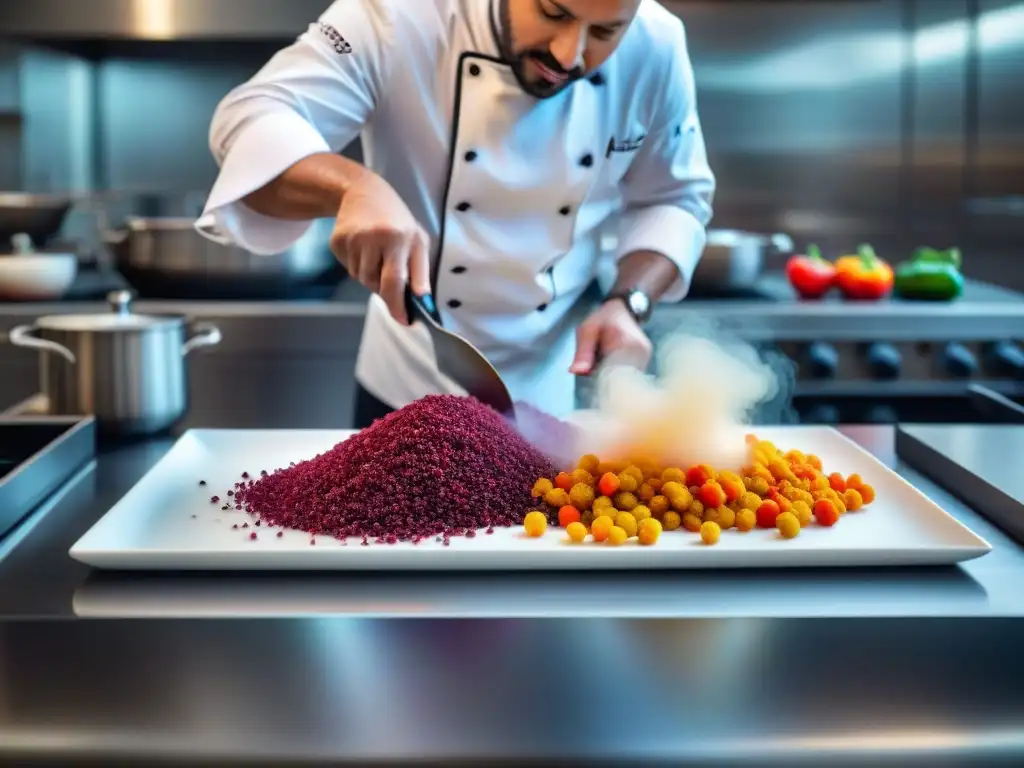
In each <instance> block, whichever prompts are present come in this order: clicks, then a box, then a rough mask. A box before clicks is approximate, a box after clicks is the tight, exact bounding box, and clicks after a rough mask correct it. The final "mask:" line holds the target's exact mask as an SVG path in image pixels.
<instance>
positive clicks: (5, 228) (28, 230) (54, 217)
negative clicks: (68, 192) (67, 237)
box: [0, 192, 72, 246]
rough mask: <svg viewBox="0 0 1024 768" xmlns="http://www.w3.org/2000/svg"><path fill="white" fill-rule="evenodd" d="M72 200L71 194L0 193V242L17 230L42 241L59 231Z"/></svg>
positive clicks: (9, 237) (35, 240)
mask: <svg viewBox="0 0 1024 768" xmlns="http://www.w3.org/2000/svg"><path fill="white" fill-rule="evenodd" d="M71 203H72V200H71V198H70V197H61V196H57V195H31V194H28V193H25V192H0V243H2V244H3V245H4V246H6V244H7V243H8V241H10V239H11V238H12V237H14V236H15V235H17V234H19V233H24V234H26V235H28V236H29V237H30V238H31V239H32V241H33V242H36V243H45V242H46V241H47V240H49V239H50V238H51V237H53V236H54V235H56V234H57V233H58V232H59V231H60V228H61V225H62V224H63V223H64V218H65V217H66V216H67V215H68V211H69V210H70V209H71Z"/></svg>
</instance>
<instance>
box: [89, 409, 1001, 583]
mask: <svg viewBox="0 0 1024 768" xmlns="http://www.w3.org/2000/svg"><path fill="white" fill-rule="evenodd" d="M351 434H352V433H351V432H342V431H323V430H190V431H189V432H187V433H185V434H184V435H183V436H182V437H181V439H180V440H178V442H177V443H176V444H175V445H174V447H173V448H172V449H171V450H170V451H169V452H168V453H167V455H165V456H164V457H163V458H162V459H161V460H160V461H159V462H158V463H157V464H156V466H154V467H153V468H152V469H151V470H150V471H149V473H147V474H146V475H145V477H143V478H142V480H140V481H139V483H138V484H137V485H136V486H135V487H134V488H132V489H131V491H129V492H128V493H127V494H126V495H125V496H124V498H122V499H121V500H120V501H119V502H118V503H117V504H116V505H115V506H114V507H113V509H111V510H110V511H109V512H108V513H107V514H106V515H104V516H103V518H101V519H100V520H99V521H98V522H97V523H96V524H95V525H94V526H93V527H92V528H91V529H90V530H89V531H88V532H86V534H85V535H84V536H83V537H82V538H81V539H79V541H78V542H77V543H76V544H75V545H74V546H73V547H72V548H71V556H72V557H73V558H74V559H76V560H79V561H81V562H83V563H86V564H87V565H91V566H94V567H97V568H107V569H130V570H261V571H265V570H529V569H536V570H543V569H557V570H564V569H604V568H608V569H623V568H766V567H767V568H782V567H798V566H802V567H820V566H868V565H879V566H883V565H884V566H897V565H901V566H909V565H946V564H952V563H957V562H961V561H964V560H970V559H972V558H975V557H979V556H981V555H983V554H985V553H986V552H988V551H989V550H990V549H991V546H990V545H989V544H988V542H986V541H985V540H984V539H982V538H980V537H979V536H977V535H975V534H974V533H973V532H971V531H970V530H969V529H968V528H967V527H966V526H964V525H962V524H961V523H960V522H958V521H957V520H955V519H954V518H953V517H951V516H950V515H948V514H947V513H946V512H944V511H943V510H942V509H941V508H940V507H939V506H937V505H936V504H935V503H934V502H932V501H931V500H930V499H928V498H927V497H926V496H925V495H924V494H922V493H921V492H920V491H918V490H917V489H916V488H914V487H913V486H911V485H910V484H909V483H907V482H906V481H905V480H904V479H903V478H901V477H900V476H899V475H897V474H896V473H895V472H893V471H892V470H890V469H889V468H888V467H886V466H885V465H884V464H882V463H881V462H880V461H879V460H878V459H876V458H875V457H874V456H872V455H871V454H870V453H868V452H867V451H865V450H864V449H862V448H861V447H860V446H858V445H857V444H856V443H854V442H852V441H851V440H849V439H847V438H846V437H844V436H843V435H841V434H840V433H839V432H837V431H835V430H833V429H831V428H829V427H812V426H806V427H773V428H766V427H765V428H760V429H758V435H759V436H760V437H762V438H763V439H766V440H771V441H773V442H774V443H775V444H776V445H778V446H779V447H780V448H787V449H788V448H797V449H799V450H801V451H804V452H807V453H815V454H817V455H818V456H820V457H821V459H822V461H823V462H824V464H825V468H826V470H828V469H830V468H831V469H834V470H835V471H839V472H842V473H844V474H849V473H852V472H858V473H860V474H861V475H862V476H863V477H864V479H865V480H866V481H867V482H869V483H871V484H872V485H874V486H875V488H876V490H877V496H878V497H877V500H876V501H875V503H874V504H872V505H871V506H870V507H869V508H868V509H866V510H865V511H863V512H857V513H850V514H847V515H845V516H844V517H843V518H842V520H840V521H839V524H838V525H836V526H835V527H834V528H822V527H817V526H813V525H812V526H811V527H809V528H806V529H804V530H803V531H802V532H801V533H800V535H799V536H798V537H797V538H795V539H791V540H784V539H782V538H781V537H780V536H779V535H778V534H777V533H776V532H775V531H765V530H754V531H751V532H750V533H745V534H744V533H739V532H737V531H735V530H730V531H723V533H722V537H721V541H720V542H719V543H718V544H717V545H715V546H706V545H704V544H702V543H701V542H700V538H699V537H698V536H696V535H694V534H692V533H689V532H685V531H673V532H666V533H664V534H663V535H662V537H661V539H660V540H659V542H658V543H657V544H656V545H655V546H653V547H641V546H639V545H638V544H636V543H632V542H631V543H629V544H627V545H625V546H622V547H607V546H601V545H596V544H593V543H590V544H584V545H572V544H569V543H567V542H566V541H565V535H564V532H563V531H561V530H559V529H549V531H548V533H547V534H546V535H545V536H544V537H542V538H540V539H528V538H526V537H525V535H524V534H523V533H522V529H519V528H516V529H498V530H497V531H495V533H494V534H493V535H485V534H484V533H483V532H481V533H480V534H479V535H477V536H476V537H475V538H472V539H469V538H464V537H456V538H453V539H452V540H451V544H450V546H444V545H443V544H441V543H440V542H436V541H433V540H431V541H426V542H422V543H420V544H412V543H400V544H393V545H387V544H370V545H369V546H360V543H359V542H358V541H354V540H349V541H347V542H342V541H337V540H334V539H329V538H327V537H323V536H318V537H316V544H315V545H312V544H311V543H310V540H311V538H312V537H311V536H310V535H309V534H306V533H302V532H299V531H291V530H288V531H284V532H283V536H282V537H280V538H278V537H277V531H276V530H272V529H268V528H266V527H259V528H257V527H254V526H253V525H252V521H251V520H250V519H249V518H248V516H247V515H245V514H244V513H242V512H237V511H235V510H234V509H233V508H232V509H231V510H230V511H225V510H222V509H221V506H222V504H211V503H210V497H211V496H212V495H214V494H217V495H219V496H221V497H222V498H223V497H224V495H225V491H226V490H227V489H228V488H231V487H232V485H233V484H234V483H235V482H236V481H237V480H239V479H240V477H241V474H242V473H243V472H249V473H250V474H252V475H254V476H257V475H258V473H259V471H260V470H262V469H266V470H273V469H275V468H277V467H284V466H287V465H288V464H289V462H292V461H294V462H299V461H302V460H304V459H308V458H311V457H313V456H315V455H316V454H318V453H322V452H323V451H325V450H328V449H329V448H331V447H332V446H334V445H335V444H336V443H338V442H339V441H341V440H344V439H345V438H347V437H349V436H350V435H351ZM200 480H205V481H206V485H203V486H200V485H199V481H200ZM245 522H249V524H250V527H249V528H247V529H245V528H242V527H241V526H242V524H243V523H245ZM235 524H237V525H238V526H239V528H238V529H235V528H233V526H234V525H235ZM252 532H255V533H256V534H257V538H256V539H255V540H253V539H251V538H250V534H251V533H252Z"/></svg>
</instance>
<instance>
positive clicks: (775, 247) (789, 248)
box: [768, 232, 796, 253]
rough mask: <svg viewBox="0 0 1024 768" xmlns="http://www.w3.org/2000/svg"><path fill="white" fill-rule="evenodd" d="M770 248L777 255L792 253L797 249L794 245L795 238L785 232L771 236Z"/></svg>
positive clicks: (769, 240) (769, 238)
mask: <svg viewBox="0 0 1024 768" xmlns="http://www.w3.org/2000/svg"><path fill="white" fill-rule="evenodd" d="M768 247H769V248H771V249H772V251H774V252H775V253H792V252H793V251H794V250H795V249H796V246H795V245H794V244H793V238H791V237H790V236H789V235H787V234H785V233H783V232H776V233H775V234H774V235H769V237H768Z"/></svg>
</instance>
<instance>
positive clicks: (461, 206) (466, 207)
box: [455, 203, 473, 213]
mask: <svg viewBox="0 0 1024 768" xmlns="http://www.w3.org/2000/svg"><path fill="white" fill-rule="evenodd" d="M472 207H473V206H471V205H470V204H469V203H459V204H458V205H456V206H455V210H457V211H462V212H463V213H465V212H466V211H468V210H469V209H470V208H472Z"/></svg>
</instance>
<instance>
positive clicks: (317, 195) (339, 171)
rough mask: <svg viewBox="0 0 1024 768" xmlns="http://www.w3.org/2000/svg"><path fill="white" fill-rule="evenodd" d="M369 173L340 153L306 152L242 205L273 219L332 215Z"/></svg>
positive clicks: (302, 218)
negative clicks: (347, 193)
mask: <svg viewBox="0 0 1024 768" xmlns="http://www.w3.org/2000/svg"><path fill="white" fill-rule="evenodd" d="M369 173H372V171H370V170H369V169H367V168H366V167H365V166H363V165H361V164H359V163H357V162H355V161H354V160H349V159H348V158H347V157H342V156H341V155H332V154H329V153H323V154H315V155H309V156H308V157H305V158H303V159H302V160H300V161H299V162H297V163H296V164H295V165H293V166H292V167H291V168H289V169H288V170H286V171H285V172H284V173H282V174H281V175H280V176H278V177H277V178H276V179H274V180H273V181H271V182H270V183H269V184H267V185H265V186H263V187H261V188H260V189H257V190H256V191H255V192H253V193H251V194H249V195H247V196H246V197H245V204H246V205H247V206H249V207H250V208H252V209H253V210H254V211H256V212H257V213H262V214H263V215H264V216H271V217H273V218H275V219H292V220H297V221H302V220H306V219H326V218H333V217H334V216H336V215H337V213H338V209H339V208H340V207H341V200H342V198H343V197H344V196H345V193H346V192H347V191H348V190H349V189H350V188H351V187H352V185H353V184H354V183H355V182H356V181H357V180H358V179H360V178H362V177H364V176H365V175H366V174H369Z"/></svg>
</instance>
